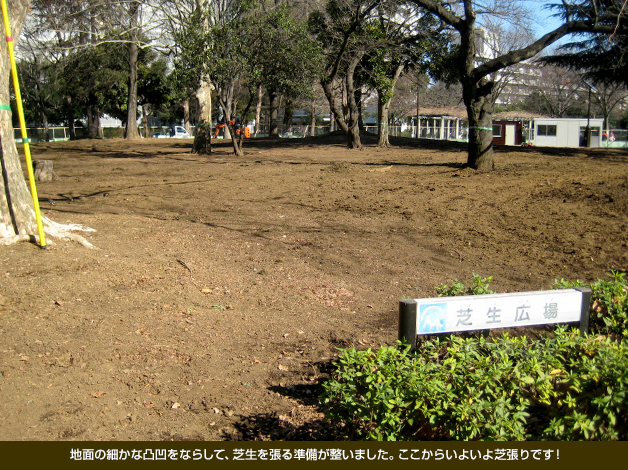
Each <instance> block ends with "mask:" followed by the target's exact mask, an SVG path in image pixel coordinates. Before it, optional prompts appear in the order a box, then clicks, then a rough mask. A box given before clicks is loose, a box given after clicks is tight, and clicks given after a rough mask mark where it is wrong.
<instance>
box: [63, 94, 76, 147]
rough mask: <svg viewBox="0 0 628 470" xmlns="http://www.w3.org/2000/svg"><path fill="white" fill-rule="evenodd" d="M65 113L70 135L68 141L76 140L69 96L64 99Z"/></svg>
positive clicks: (72, 107) (72, 103)
mask: <svg viewBox="0 0 628 470" xmlns="http://www.w3.org/2000/svg"><path fill="white" fill-rule="evenodd" d="M65 103H66V112H67V118H68V134H70V140H76V129H75V128H74V102H73V101H72V97H71V96H70V95H66V97H65Z"/></svg>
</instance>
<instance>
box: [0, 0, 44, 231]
mask: <svg viewBox="0 0 628 470" xmlns="http://www.w3.org/2000/svg"><path fill="white" fill-rule="evenodd" d="M8 7H9V18H10V20H11V33H12V35H13V37H14V39H15V38H16V37H17V35H18V34H19V31H20V30H21V28H22V25H23V24H24V20H25V18H26V13H27V11H28V7H29V1H28V0H14V1H12V2H10V3H9V4H8ZM10 70H11V65H10V60H9V52H8V49H7V47H6V46H2V47H0V105H3V108H2V109H0V171H1V172H2V178H0V241H2V239H10V238H13V237H16V236H29V237H31V239H34V238H35V234H37V221H36V219H35V209H34V207H33V199H32V196H31V193H30V191H29V190H28V187H27V185H26V181H25V179H24V173H23V172H22V167H21V165H20V158H19V155H18V153H17V148H16V146H15V140H14V138H13V125H12V119H11V111H10V110H9V109H5V108H4V106H8V105H9V103H10V94H9V77H10Z"/></svg>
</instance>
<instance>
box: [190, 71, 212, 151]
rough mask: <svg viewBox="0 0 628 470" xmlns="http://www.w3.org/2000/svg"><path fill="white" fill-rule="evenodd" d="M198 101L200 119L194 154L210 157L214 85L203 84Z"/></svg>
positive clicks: (197, 96) (193, 145)
mask: <svg viewBox="0 0 628 470" xmlns="http://www.w3.org/2000/svg"><path fill="white" fill-rule="evenodd" d="M196 98H197V99H198V106H199V108H200V111H199V119H198V123H197V125H196V132H195V133H194V143H193V144H192V153H198V154H199V155H209V154H210V153H212V85H211V83H209V82H202V83H201V87H200V88H199V89H198V91H197V92H196Z"/></svg>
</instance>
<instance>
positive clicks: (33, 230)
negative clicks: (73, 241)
mask: <svg viewBox="0 0 628 470" xmlns="http://www.w3.org/2000/svg"><path fill="white" fill-rule="evenodd" d="M7 6H8V10H7V11H8V16H9V22H10V29H11V35H12V40H13V41H17V38H18V36H19V34H20V31H21V29H22V26H23V25H24V21H25V19H26V15H27V13H28V10H29V7H30V1H29V0H13V1H11V2H8V5H7ZM3 29H4V28H3ZM5 36H9V35H8V34H7V35H5ZM10 71H11V66H10V58H9V50H8V48H7V47H5V46H3V47H0V172H1V173H2V178H0V243H1V244H9V243H15V242H17V241H20V240H34V239H36V237H37V234H38V229H37V221H36V217H35V209H34V205H33V199H32V197H31V194H30V192H29V190H28V187H27V185H26V181H25V180H24V173H23V172H22V168H21V165H20V158H19V155H18V152H17V148H16V146H15V140H14V138H13V126H12V122H11V121H12V120H11V111H10V109H11V108H10V107H9V102H10V93H9V81H10V80H9V78H10ZM43 221H44V227H45V232H46V233H47V234H49V235H52V236H59V237H61V236H67V237H70V238H77V239H78V240H79V241H82V242H83V243H85V244H88V243H87V242H86V241H85V240H84V239H82V238H81V237H76V236H75V235H72V234H68V232H67V230H72V229H80V228H81V227H78V226H60V225H58V224H55V223H54V222H52V221H50V220H47V219H45V218H44V219H43ZM88 245H89V244H88Z"/></svg>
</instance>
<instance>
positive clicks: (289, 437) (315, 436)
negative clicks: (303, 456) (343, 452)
mask: <svg viewBox="0 0 628 470" xmlns="http://www.w3.org/2000/svg"><path fill="white" fill-rule="evenodd" d="M316 366H317V368H318V370H320V371H321V373H322V375H321V376H320V377H319V378H317V379H316V380H314V381H312V382H307V383H299V384H294V385H283V384H280V385H275V386H270V387H268V390H270V391H271V392H274V393H278V394H279V395H282V396H283V397H285V398H289V399H291V400H292V401H293V402H295V403H296V404H297V406H295V407H294V408H293V409H292V410H291V411H290V412H288V413H287V414H285V415H281V414H277V413H275V412H273V413H256V414H251V415H240V417H239V418H240V421H238V422H236V423H234V424H233V426H234V428H235V431H234V432H230V433H229V432H228V433H225V434H224V436H223V438H224V439H226V440H235V441H344V440H348V439H349V437H348V435H347V429H346V427H345V426H344V425H342V424H336V423H332V422H330V421H327V420H325V418H324V415H323V408H322V406H321V405H320V397H321V395H322V393H323V385H322V384H323V382H324V381H325V380H327V377H328V373H329V371H331V370H332V367H333V365H332V363H331V362H329V361H328V362H319V363H316Z"/></svg>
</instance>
